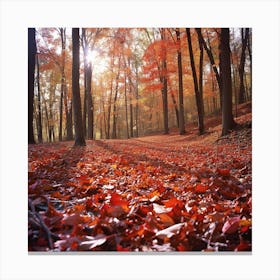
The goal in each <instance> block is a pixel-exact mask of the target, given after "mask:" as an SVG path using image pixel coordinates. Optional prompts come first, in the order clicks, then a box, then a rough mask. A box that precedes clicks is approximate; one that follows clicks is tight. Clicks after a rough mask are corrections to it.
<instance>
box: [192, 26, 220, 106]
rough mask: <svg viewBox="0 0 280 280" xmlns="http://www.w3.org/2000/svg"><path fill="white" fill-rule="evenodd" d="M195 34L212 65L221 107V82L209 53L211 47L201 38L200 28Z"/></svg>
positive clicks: (211, 54)
mask: <svg viewBox="0 0 280 280" xmlns="http://www.w3.org/2000/svg"><path fill="white" fill-rule="evenodd" d="M195 30H196V32H197V36H198V39H199V41H200V44H202V45H203V47H204V49H205V51H206V53H207V55H208V58H209V61H210V63H211V65H212V69H213V71H214V73H215V76H216V80H217V83H218V86H219V91H220V103H221V106H222V103H223V99H222V82H221V77H220V73H219V71H218V68H217V66H216V63H215V60H214V56H213V53H212V51H211V46H210V44H209V47H208V46H207V44H206V42H205V40H204V38H203V36H202V33H201V28H196V29H195Z"/></svg>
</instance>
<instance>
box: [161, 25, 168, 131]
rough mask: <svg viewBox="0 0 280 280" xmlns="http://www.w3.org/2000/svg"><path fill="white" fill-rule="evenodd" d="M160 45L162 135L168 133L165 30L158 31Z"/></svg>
mask: <svg viewBox="0 0 280 280" xmlns="http://www.w3.org/2000/svg"><path fill="white" fill-rule="evenodd" d="M160 35H161V40H162V42H163V44H162V53H163V57H162V60H161V65H162V66H161V73H160V81H161V83H162V88H161V95H162V108H163V127H164V134H168V133H169V127H168V98H167V77H166V76H167V63H166V47H165V45H164V43H165V30H164V28H161V29H160Z"/></svg>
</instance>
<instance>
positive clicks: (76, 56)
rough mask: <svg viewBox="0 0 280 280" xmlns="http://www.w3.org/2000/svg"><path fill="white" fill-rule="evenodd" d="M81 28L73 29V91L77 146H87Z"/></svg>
mask: <svg viewBox="0 0 280 280" xmlns="http://www.w3.org/2000/svg"><path fill="white" fill-rule="evenodd" d="M79 39H80V38H79V28H72V91H73V109H74V127H75V146H85V145H86V142H85V137H84V133H83V120H82V109H81V97H80V85H79V78H80V73H79V72H80V71H79V68H80V50H79V49H80V42H79Z"/></svg>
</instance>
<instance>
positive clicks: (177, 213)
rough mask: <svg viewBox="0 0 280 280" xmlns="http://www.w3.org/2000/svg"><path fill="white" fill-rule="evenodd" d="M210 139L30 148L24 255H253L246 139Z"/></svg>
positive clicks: (244, 133)
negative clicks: (74, 253)
mask: <svg viewBox="0 0 280 280" xmlns="http://www.w3.org/2000/svg"><path fill="white" fill-rule="evenodd" d="M245 121H246V118H245ZM215 135H216V134H215V132H210V133H208V134H206V135H205V136H200V137H198V136H195V137H194V135H193V134H187V135H185V136H179V135H175V134H172V133H171V134H170V135H157V136H148V137H142V138H135V139H129V140H96V141H88V142H87V146H86V147H81V148H78V147H75V148H73V143H71V142H61V143H54V144H37V145H30V146H29V170H28V198H29V202H30V203H29V209H28V210H29V216H28V217H29V218H28V248H29V251H54V252H58V251H119V252H121V251H125V252H127V251H136V252H147V251H148V252H149V251H152V252H157V251H158V252H162V251H165V252H170V251H204V252H212V251H251V248H252V244H251V242H252V241H251V235H252V222H251V221H252V174H251V161H252V147H251V134H250V130H249V129H248V128H246V127H245V128H242V129H240V130H237V131H234V132H232V133H231V134H230V135H228V136H227V137H223V138H217V137H216V138H215ZM190 139H191V140H190Z"/></svg>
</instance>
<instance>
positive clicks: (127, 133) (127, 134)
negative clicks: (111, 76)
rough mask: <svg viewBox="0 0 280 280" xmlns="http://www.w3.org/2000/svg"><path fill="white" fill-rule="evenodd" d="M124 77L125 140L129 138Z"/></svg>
mask: <svg viewBox="0 0 280 280" xmlns="http://www.w3.org/2000/svg"><path fill="white" fill-rule="evenodd" d="M126 84H127V82H126V75H125V76H124V105H125V123H126V138H127V139H128V138H129V125H128V110H127V90H126Z"/></svg>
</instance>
